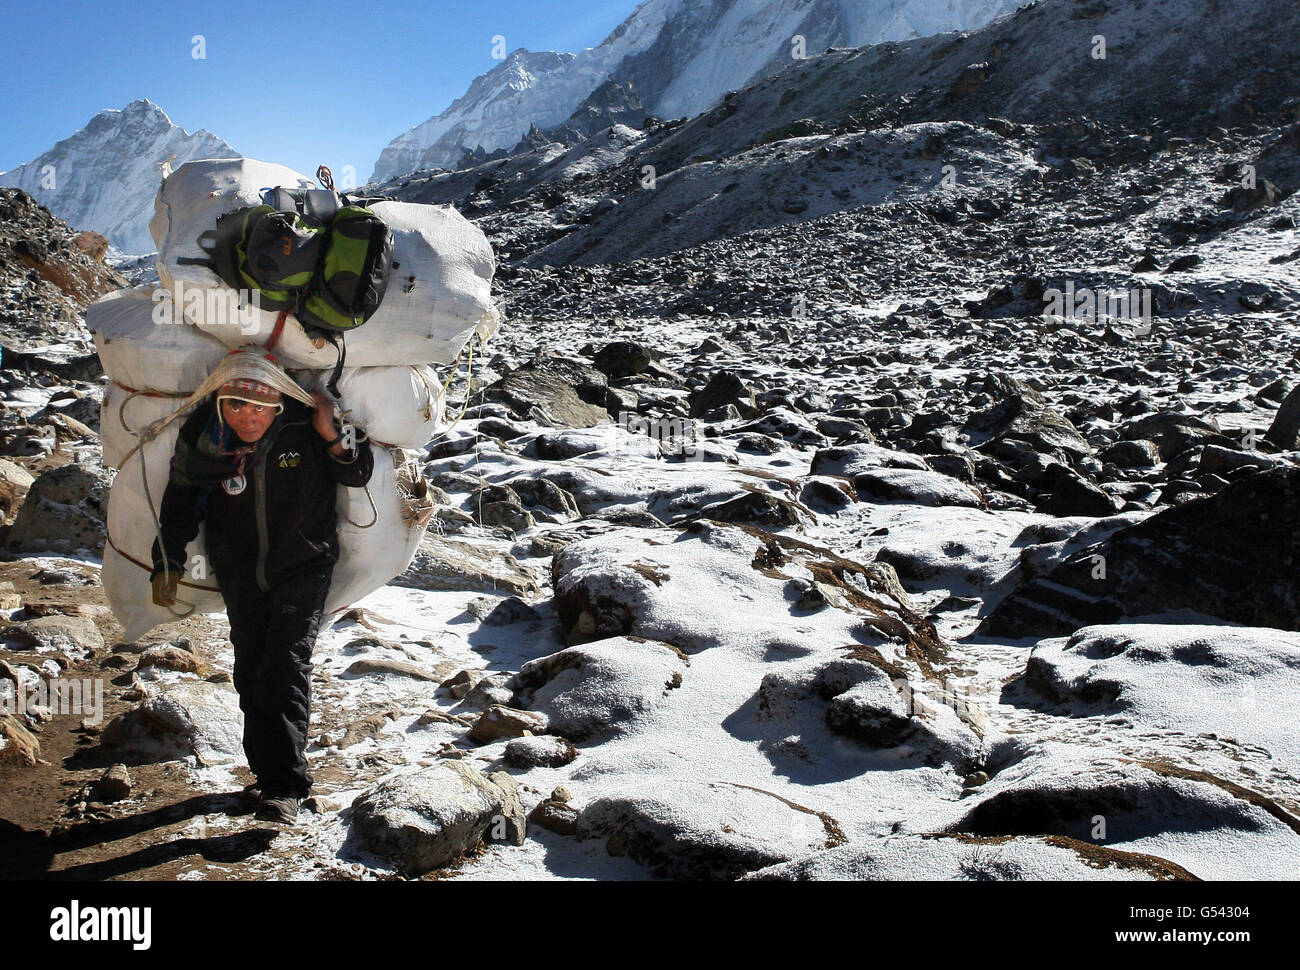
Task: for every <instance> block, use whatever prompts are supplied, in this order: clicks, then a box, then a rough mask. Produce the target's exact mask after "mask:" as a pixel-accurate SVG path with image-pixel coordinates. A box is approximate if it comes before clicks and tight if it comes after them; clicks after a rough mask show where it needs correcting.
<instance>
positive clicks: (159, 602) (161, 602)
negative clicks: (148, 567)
mask: <svg viewBox="0 0 1300 970" xmlns="http://www.w3.org/2000/svg"><path fill="white" fill-rule="evenodd" d="M180 581H181V574H180V571H179V570H176V569H169V570H167V571H166V572H161V573H158V574H156V575H155V576H154V578H153V601H154V605H155V606H164V607H168V608H170V607H173V606H175V605H176V586H177V584H178V583H180Z"/></svg>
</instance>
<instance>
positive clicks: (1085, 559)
mask: <svg viewBox="0 0 1300 970" xmlns="http://www.w3.org/2000/svg"><path fill="white" fill-rule="evenodd" d="M1098 557H1100V558H1098ZM1298 565H1300V468H1294V467H1286V468H1278V469H1273V470H1271V471H1266V472H1260V473H1258V474H1255V475H1250V476H1247V477H1244V478H1240V479H1238V480H1237V481H1235V482H1233V483H1232V484H1230V485H1228V486H1227V487H1226V488H1224V489H1222V490H1221V491H1219V492H1218V493H1217V494H1215V495H1212V496H1207V497H1205V498H1201V499H1195V500H1192V501H1188V502H1186V503H1184V504H1182V505H1178V506H1175V507H1173V508H1169V509H1165V510H1164V511H1162V512H1160V513H1159V514H1157V515H1153V516H1151V517H1150V518H1147V519H1145V520H1144V521H1142V522H1139V523H1137V524H1136V525H1132V526H1130V527H1128V528H1125V529H1122V530H1120V531H1118V532H1116V533H1114V534H1113V535H1111V536H1109V537H1108V538H1106V539H1104V540H1102V541H1101V542H1099V543H1097V544H1095V545H1093V546H1090V547H1088V548H1087V549H1084V550H1081V551H1080V552H1078V553H1075V554H1074V555H1073V556H1071V557H1070V558H1068V559H1066V560H1065V561H1064V562H1063V563H1061V564H1060V565H1059V566H1057V567H1056V568H1055V569H1053V570H1052V571H1051V572H1050V573H1048V574H1047V575H1046V576H1039V577H1035V578H1033V579H1030V580H1029V581H1028V582H1025V583H1021V584H1020V585H1019V586H1017V587H1016V588H1015V589H1014V590H1012V592H1011V593H1010V594H1009V595H1008V596H1007V597H1006V598H1005V599H1004V600H1002V602H1000V603H999V604H998V605H997V607H996V609H994V610H993V611H992V613H990V614H989V615H988V616H987V617H986V618H985V619H984V621H983V622H982V623H981V624H980V627H979V630H978V631H977V633H978V634H979V635H981V636H996V637H1026V636H1039V637H1044V636H1064V635H1068V634H1071V633H1074V631H1075V630H1077V629H1079V628H1080V627H1084V626H1090V625H1092V624H1098V623H1113V622H1116V621H1118V620H1120V619H1121V618H1123V617H1139V616H1144V615H1153V614H1160V613H1165V612H1168V611H1173V610H1193V611H1197V612H1199V613H1202V614H1206V615H1209V616H1214V617H1218V618H1220V619H1224V620H1229V621H1231V622H1234V623H1240V624H1244V625H1246V626H1265V627H1274V628H1277V629H1281V630H1300V587H1297V585H1296V583H1295V579H1294V576H1295V569H1296V568H1297V566H1298Z"/></svg>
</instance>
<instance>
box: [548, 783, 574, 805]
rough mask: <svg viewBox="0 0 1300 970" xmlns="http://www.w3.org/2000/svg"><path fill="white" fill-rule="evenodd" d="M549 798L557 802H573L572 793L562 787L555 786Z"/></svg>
mask: <svg viewBox="0 0 1300 970" xmlns="http://www.w3.org/2000/svg"><path fill="white" fill-rule="evenodd" d="M551 798H552V799H553V800H555V801H557V802H570V801H573V792H571V791H569V789H568V788H566V787H565V786H564V785H556V786H555V790H554V791H553V792H551Z"/></svg>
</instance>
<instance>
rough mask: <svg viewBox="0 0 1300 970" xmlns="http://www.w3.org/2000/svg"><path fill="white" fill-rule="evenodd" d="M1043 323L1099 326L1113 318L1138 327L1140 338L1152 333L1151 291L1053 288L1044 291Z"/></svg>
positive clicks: (1069, 285) (1073, 287)
mask: <svg viewBox="0 0 1300 970" xmlns="http://www.w3.org/2000/svg"><path fill="white" fill-rule="evenodd" d="M1043 303H1044V306H1043V319H1044V320H1051V319H1052V318H1058V319H1065V320H1086V321H1087V322H1089V323H1093V324H1095V323H1097V322H1098V321H1099V320H1102V319H1106V318H1110V319H1113V320H1124V321H1129V322H1133V323H1136V324H1137V325H1138V326H1137V331H1136V333H1137V336H1140V337H1142V336H1146V335H1147V334H1149V333H1150V332H1151V320H1152V317H1153V314H1152V301H1151V290H1149V289H1147V288H1145V287H1142V288H1135V289H1129V290H1092V289H1089V288H1088V287H1086V286H1085V287H1079V288H1078V289H1076V288H1075V286H1074V281H1073V280H1067V281H1066V284H1065V289H1064V290H1060V289H1057V288H1056V287H1051V288H1050V289H1046V290H1044V291H1043Z"/></svg>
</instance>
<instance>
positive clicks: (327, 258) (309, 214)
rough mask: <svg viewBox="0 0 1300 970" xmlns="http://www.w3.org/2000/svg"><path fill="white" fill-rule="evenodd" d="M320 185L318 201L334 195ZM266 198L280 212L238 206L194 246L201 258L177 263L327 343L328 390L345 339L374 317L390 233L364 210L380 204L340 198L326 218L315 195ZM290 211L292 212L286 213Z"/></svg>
mask: <svg viewBox="0 0 1300 970" xmlns="http://www.w3.org/2000/svg"><path fill="white" fill-rule="evenodd" d="M321 171H323V172H324V173H325V174H326V175H327V176H328V169H325V168H324V166H322V168H321ZM318 177H319V174H318ZM322 184H325V186H326V193H318V194H321V195H324V194H327V193H328V194H330V195H333V180H332V178H331V179H328V181H326V180H324V179H323V180H322ZM267 191H268V193H269V197H270V198H271V199H273V200H275V201H278V202H279V203H280V204H281V206H282V207H281V208H277V207H276V206H272V205H266V204H264V205H255V206H244V207H243V208H240V209H236V210H235V211H233V212H229V213H227V214H226V215H223V216H221V217H220V218H218V219H217V225H216V228H215V229H209V230H207V231H206V232H204V233H203V234H202V235H201V236H200V237H199V239H198V243H199V247H200V248H201V249H202V250H203V251H204V252H205V253H206V254H207V258H204V259H192V258H185V257H182V258H180V259H178V260H177V261H176V262H177V263H179V264H182V265H199V266H206V267H208V268H209V269H211V270H212V271H213V272H214V273H216V274H217V276H219V277H220V278H221V280H222V282H224V283H225V284H226V285H227V286H229V287H231V288H232V289H235V290H240V291H247V292H250V293H251V294H252V299H253V301H254V302H255V303H256V305H257V306H258V307H259V308H260V309H262V310H270V311H282V312H287V313H293V314H294V315H295V316H297V318H298V322H299V323H301V324H302V326H303V329H304V330H305V331H306V332H307V334H308V336H313V337H315V336H319V337H324V338H325V339H326V340H328V341H329V342H330V343H332V344H333V345H334V346H335V348H336V349H337V350H338V352H339V358H338V363H337V365H336V366H335V368H334V374H333V378H332V379H331V381H330V382H329V386H330V388H331V390H334V389H335V384H336V382H337V381H338V377H339V374H340V372H341V371H342V369H343V363H344V360H345V357H346V353H347V350H346V348H345V346H344V344H343V341H342V337H343V335H344V334H346V333H348V332H350V331H352V330H355V329H356V328H357V327H359V326H361V325H362V324H363V323H365V322H366V321H367V320H369V319H370V318H371V317H372V316H373V315H374V313H375V311H376V310H378V309H379V305H380V304H381V303H382V302H383V299H384V293H385V292H386V291H387V289H388V277H389V275H390V274H391V272H392V268H393V233H392V231H391V230H390V229H389V228H388V226H387V225H386V224H385V223H384V220H383V219H381V218H380V217H379V216H378V215H376V214H375V213H374V212H372V211H371V210H370V209H369V207H368V206H369V204H370V203H372V202H377V201H382V200H381V199H380V198H365V199H360V198H359V199H349V198H348V197H346V196H344V197H343V199H342V201H343V202H345V203H346V204H343V205H341V206H338V202H337V200H338V199H339V197H338V196H337V195H335V196H334V198H335V200H336V201H335V203H334V205H335V206H336V207H337V208H336V209H335V211H333V212H328V208H324V207H319V206H314V205H313V204H312V202H313V201H315V200H312V199H310V198H308V196H309V194H317V193H314V192H312V193H308V192H304V191H303V190H301V189H297V190H294V189H284V188H278V187H277V188H275V189H273V190H267ZM264 197H267V196H264ZM289 205H292V206H293V207H294V209H295V211H285V209H286V208H287V206H289ZM322 214H325V215H326V219H321V218H318V215H322Z"/></svg>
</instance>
